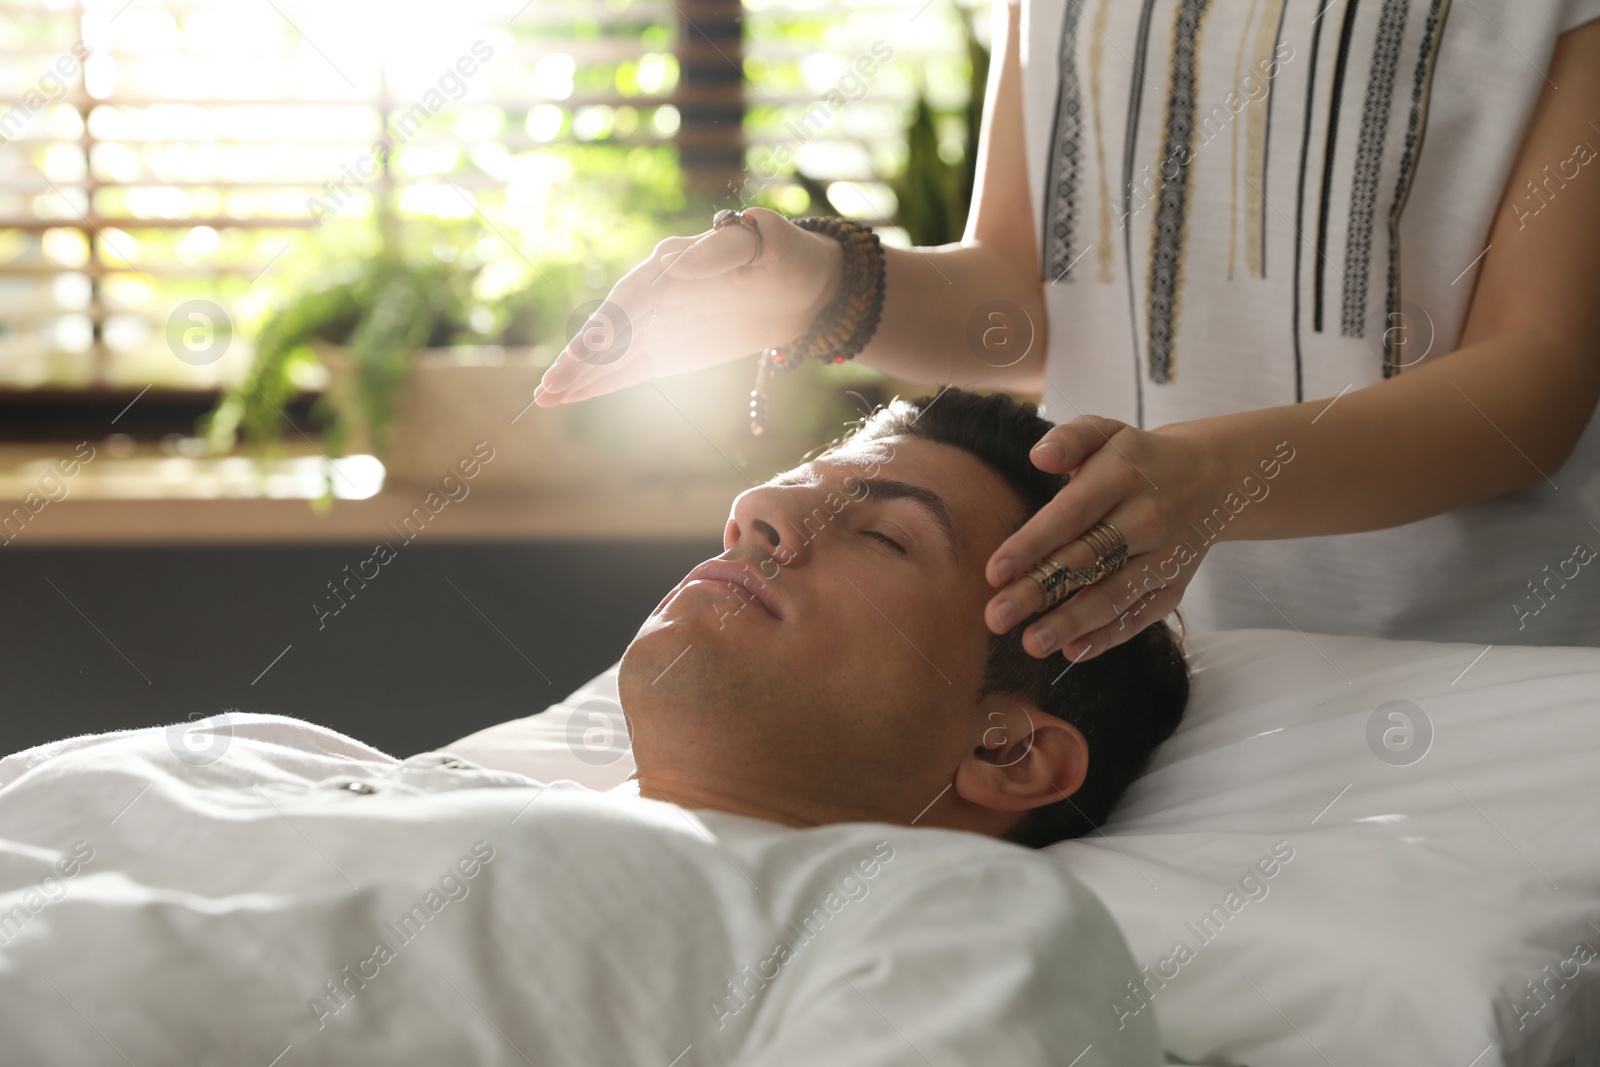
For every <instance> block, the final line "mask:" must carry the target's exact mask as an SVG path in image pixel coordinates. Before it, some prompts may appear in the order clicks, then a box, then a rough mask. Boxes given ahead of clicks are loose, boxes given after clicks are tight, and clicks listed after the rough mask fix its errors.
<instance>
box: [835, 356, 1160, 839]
mask: <svg viewBox="0 0 1600 1067" xmlns="http://www.w3.org/2000/svg"><path fill="white" fill-rule="evenodd" d="M1053 425H1054V424H1053V423H1051V422H1049V421H1048V420H1046V419H1044V418H1042V417H1041V416H1040V415H1039V412H1038V409H1037V408H1036V407H1034V405H1032V404H1025V403H1020V402H1018V401H1016V400H1013V399H1012V398H1011V397H1009V396H1006V395H1005V394H1003V393H996V394H993V395H988V396H985V395H982V394H979V393H970V392H967V391H966V390H964V389H956V388H953V387H946V388H944V389H943V390H941V391H940V392H939V393H937V394H936V395H933V396H923V397H918V398H916V399H915V400H900V399H896V400H894V401H891V402H890V403H889V404H887V405H884V406H882V407H880V408H879V409H878V410H877V411H875V412H873V413H872V414H871V415H870V416H868V417H867V418H866V419H864V420H863V421H862V422H861V423H860V425H859V426H858V427H857V428H856V429H855V430H854V431H853V432H852V433H851V434H849V435H848V437H846V438H845V440H853V441H871V440H876V439H879V438H884V437H916V438H921V439H923V440H927V441H935V442H937V443H939V444H945V445H951V446H953V447H955V448H959V449H961V450H962V451H964V452H968V453H970V454H971V455H973V456H975V457H977V458H978V459H979V460H981V461H982V462H983V463H984V464H985V465H986V466H988V467H989V469H991V470H993V471H994V472H995V473H996V474H998V475H1000V477H1001V478H1003V479H1004V480H1005V483H1006V484H1007V485H1008V486H1010V487H1011V489H1012V491H1013V492H1015V493H1016V494H1017V497H1018V498H1019V499H1020V501H1021V503H1022V510H1023V514H1024V516H1025V517H1031V516H1032V515H1033V514H1034V513H1035V512H1037V511H1038V510H1039V509H1040V508H1042V507H1044V505H1045V504H1047V503H1049V502H1050V501H1051V500H1052V499H1054V498H1055V495H1056V494H1057V493H1058V492H1060V490H1061V488H1062V487H1063V486H1065V485H1066V484H1067V481H1068V477H1067V475H1065V474H1051V473H1049V472H1048V471H1042V470H1040V469H1039V468H1038V467H1035V466H1034V465H1033V461H1032V460H1031V459H1030V458H1029V452H1030V450H1031V449H1032V448H1033V446H1034V445H1035V444H1037V443H1038V441H1039V438H1041V437H1043V436H1044V434H1045V433H1046V431H1048V430H1049V429H1050V428H1051V426H1053ZM840 443H843V442H840ZM1019 528H1020V526H1019ZM1043 614H1044V613H1043V612H1040V613H1038V614H1036V615H1034V616H1032V617H1030V618H1027V619H1024V620H1022V621H1021V622H1019V623H1018V624H1017V625H1016V626H1014V627H1012V628H1011V629H1010V630H1009V631H1007V632H1006V633H1004V634H993V635H991V636H990V639H989V659H988V662H987V664H986V665H985V668H984V676H983V686H982V689H981V691H980V695H983V696H987V695H989V694H991V693H1011V694H1016V695H1018V696H1020V697H1023V698H1025V699H1027V700H1031V701H1033V703H1034V704H1035V705H1036V706H1037V707H1038V708H1039V709H1040V710H1042V711H1045V712H1048V713H1049V714H1051V715H1054V716H1056V717H1057V718H1059V719H1064V720H1066V721H1067V722H1070V723H1071V724H1072V725H1074V726H1076V727H1077V728H1078V729H1079V730H1080V731H1082V732H1083V736H1084V737H1085V739H1087V740H1088V742H1089V770H1088V774H1087V776H1086V777H1085V778H1084V780H1083V786H1082V788H1080V789H1079V790H1078V791H1077V792H1076V793H1074V794H1073V795H1072V796H1071V797H1070V798H1065V799H1062V800H1059V801H1056V802H1055V803H1052V804H1045V805H1042V806H1040V807H1038V808H1035V809H1033V810H1032V811H1030V812H1029V813H1028V814H1027V815H1025V816H1024V817H1023V819H1022V821H1021V822H1020V823H1018V824H1017V827H1016V828H1015V829H1014V830H1013V831H1012V832H1011V833H1010V834H1008V835H1007V836H1008V838H1009V839H1010V840H1012V841H1015V842H1017V843H1018V844H1023V845H1028V846H1030V847H1033V848H1040V847H1043V846H1044V845H1048V844H1050V843H1052V842H1055V841H1061V840H1064V839H1066V838H1070V837H1079V836H1081V835H1083V834H1086V833H1089V832H1090V831H1091V830H1093V829H1095V828H1096V827H1098V826H1099V825H1100V824H1101V823H1102V822H1104V821H1105V820H1106V817H1107V816H1109V815H1110V814H1111V809H1112V807H1113V806H1114V805H1115V804H1116V802H1117V800H1118V798H1120V797H1121V796H1122V794H1123V791H1124V790H1126V789H1127V788H1128V786H1129V784H1130V783H1132V782H1133V780H1134V779H1135V778H1137V777H1139V775H1141V774H1142V773H1144V769H1145V767H1146V766H1148V764H1149V762H1150V757H1151V755H1152V754H1153V753H1154V752H1155V749H1156V746H1157V745H1159V744H1161V742H1163V741H1165V740H1166V739H1167V738H1169V737H1171V736H1172V732H1173V731H1174V730H1175V729H1177V727H1178V721H1179V720H1180V719H1181V718H1183V711H1184V707H1185V706H1186V705H1187V704H1188V702H1189V665H1188V663H1187V661H1186V660H1185V659H1184V655H1183V648H1182V646H1181V643H1180V640H1179V638H1178V637H1177V636H1176V635H1175V634H1174V633H1173V631H1172V628H1171V627H1170V626H1168V625H1167V623H1166V621H1165V620H1161V621H1157V622H1154V623H1152V624H1150V625H1149V626H1147V627H1145V628H1144V629H1143V630H1141V631H1140V632H1139V633H1137V634H1136V635H1134V636H1133V637H1132V638H1130V639H1129V640H1127V641H1125V642H1123V643H1122V644H1120V645H1117V646H1116V647H1114V648H1109V649H1106V650H1105V651H1104V652H1101V653H1100V654H1099V655H1097V656H1095V657H1094V658H1092V659H1086V660H1082V661H1080V662H1078V663H1075V664H1070V663H1068V661H1067V660H1065V659H1064V658H1063V657H1061V656H1057V655H1049V656H1045V657H1043V658H1036V657H1034V656H1032V655H1029V654H1028V652H1027V651H1026V650H1025V649H1024V648H1023V647H1022V631H1023V630H1024V629H1026V628H1027V626H1028V624H1029V623H1031V622H1033V621H1034V619H1037V618H1040V617H1041V616H1042V615H1043ZM1180 621H1181V620H1180ZM1069 668H1070V669H1069Z"/></svg>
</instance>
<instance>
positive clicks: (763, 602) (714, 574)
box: [683, 559, 783, 620]
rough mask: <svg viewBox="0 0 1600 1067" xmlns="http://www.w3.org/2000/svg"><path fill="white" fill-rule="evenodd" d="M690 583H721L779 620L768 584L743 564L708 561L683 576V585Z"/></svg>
mask: <svg viewBox="0 0 1600 1067" xmlns="http://www.w3.org/2000/svg"><path fill="white" fill-rule="evenodd" d="M690 582H721V583H723V584H725V585H728V586H730V587H732V589H733V592H734V595H735V596H737V597H739V598H740V599H742V600H745V601H748V602H749V603H751V604H754V605H755V606H756V607H758V608H760V609H761V610H763V611H765V612H766V613H767V614H768V615H771V616H772V617H773V618H774V619H779V620H781V619H782V618H783V611H782V609H781V608H779V606H778V601H777V598H776V597H774V596H773V595H772V589H771V587H770V586H769V585H768V583H767V582H766V581H765V580H763V579H762V578H761V576H760V575H758V574H756V572H755V571H753V570H752V569H750V567H748V566H746V565H745V564H743V563H737V562H735V561H733V560H727V559H708V560H706V561H705V562H704V563H702V564H700V565H699V566H698V567H696V568H695V569H694V570H692V571H690V572H689V573H688V574H687V575H685V576H684V579H683V584H684V585H688V584H689V583H690Z"/></svg>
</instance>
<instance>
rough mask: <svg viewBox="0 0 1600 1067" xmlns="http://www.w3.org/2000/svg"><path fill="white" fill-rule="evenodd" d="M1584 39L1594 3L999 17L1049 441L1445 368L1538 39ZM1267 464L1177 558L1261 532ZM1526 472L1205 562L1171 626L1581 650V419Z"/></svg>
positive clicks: (1533, 222)
mask: <svg viewBox="0 0 1600 1067" xmlns="http://www.w3.org/2000/svg"><path fill="white" fill-rule="evenodd" d="M1597 17H1600V0H1472V2H1470V3H1468V2H1464V0H1456V2H1451V0H1359V2H1358V0H1331V2H1330V0H1292V2H1291V0H1160V2H1156V0H1125V2H1124V0H1118V2H1115V3H1113V2H1111V0H1064V2H1056V3H1031V2H1024V3H1023V44H1022V63H1023V70H1024V77H1023V90H1024V116H1025V124H1026V143H1027V155H1028V160H1027V162H1028V171H1029V177H1030V182H1031V189H1032V192H1033V197H1034V204H1033V208H1034V219H1035V224H1036V226H1037V227H1038V229H1037V231H1036V232H1038V233H1039V234H1040V237H1041V244H1040V248H1041V263H1040V269H1041V275H1042V277H1043V278H1044V279H1045V281H1046V289H1045V299H1046V307H1047V311H1048V316H1049V338H1050V346H1051V347H1050V352H1049V359H1048V361H1047V364H1046V380H1047V385H1046V388H1045V395H1044V408H1045V410H1046V411H1047V412H1048V414H1049V416H1050V417H1051V418H1053V419H1055V420H1057V421H1065V420H1068V419H1071V418H1074V417H1076V416H1077V415H1079V414H1083V413H1093V414H1100V415H1107V416H1111V417H1114V418H1118V419H1121V420H1123V421H1125V422H1127V423H1129V424H1130V425H1133V426H1139V427H1143V428H1145V429H1153V428H1155V427H1158V426H1161V425H1163V424H1165V423H1169V422H1177V421H1183V420H1190V419H1198V418H1205V417H1210V416H1216V415H1223V414H1228V413H1232V412H1238V411H1246V410H1252V409H1256V408H1261V407H1269V406H1276V405H1282V404H1293V403H1297V402H1301V401H1308V400H1316V399H1319V398H1330V399H1331V398H1334V397H1336V396H1338V395H1339V394H1340V393H1341V392H1343V391H1344V390H1345V389H1347V388H1356V389H1359V388H1361V387H1362V386H1365V385H1369V384H1372V383H1374V382H1377V381H1381V380H1382V379H1383V377H1384V375H1385V362H1386V361H1388V362H1389V363H1390V364H1391V367H1390V370H1391V373H1393V372H1394V371H1395V370H1396V367H1397V368H1398V373H1405V370H1406V365H1407V364H1410V365H1415V364H1416V363H1417V362H1420V361H1421V360H1422V359H1424V358H1426V359H1436V358H1439V357H1440V356H1443V355H1445V354H1446V353H1449V352H1450V351H1452V350H1454V349H1455V348H1456V347H1457V343H1458V340H1459V338H1460V335H1461V330H1462V327H1463V324H1464V322H1465V317H1466V313H1467V310H1468V306H1469V303H1470V300H1471V297H1472V292H1473V284H1474V281H1475V279H1476V277H1477V270H1478V266H1477V265H1478V264H1479V263H1480V262H1481V256H1482V254H1483V253H1484V251H1485V248H1486V245H1487V241H1488V233H1489V229H1490V225H1491V223H1492V221H1493V219H1494V214H1495V211H1496V209H1497V207H1498V204H1499V201H1500V197H1501V194H1502V190H1503V186H1504V183H1505V181H1506V177H1507V175H1508V173H1509V171H1510V168H1511V165H1512V163H1513V161H1514V160H1515V158H1516V155H1517V152H1518V148H1519V145H1520V142H1521V140H1522V136H1523V132H1524V130H1525V128H1526V125H1527V122H1528V119H1529V116H1530V115H1531V113H1532V109H1533V105H1534V103H1535V101H1536V99H1537V98H1538V95H1539V92H1540V90H1541V89H1542V88H1543V87H1544V86H1545V78H1544V74H1543V71H1544V69H1545V68H1547V67H1548V65H1549V60H1550V55H1551V52H1552V50H1553V49H1554V47H1555V42H1556V38H1557V36H1558V35H1559V34H1560V33H1562V32H1564V31H1565V30H1567V29H1571V28H1572V27H1574V26H1577V25H1579V24H1580V23H1583V22H1586V21H1589V20H1591V19H1594V18H1597ZM1136 70H1137V71H1142V72H1143V76H1142V77H1141V76H1138V75H1136V73H1135V71H1136ZM1596 148H1600V133H1596V134H1594V135H1593V136H1589V137H1586V138H1585V140H1584V144H1583V146H1581V147H1575V149H1574V153H1575V154H1574V155H1573V157H1572V158H1569V159H1566V160H1560V159H1553V160H1551V161H1550V162H1551V167H1552V168H1553V171H1554V172H1556V173H1555V177H1554V179H1553V180H1551V181H1549V182H1548V183H1547V186H1548V191H1547V192H1543V193H1541V196H1542V197H1543V199H1541V197H1536V196H1535V195H1534V194H1533V193H1531V192H1530V193H1529V195H1528V197H1527V198H1526V199H1527V204H1526V206H1525V209H1524V210H1525V212H1526V214H1524V212H1521V211H1519V212H1518V217H1519V218H1520V219H1521V220H1522V221H1523V223H1524V224H1525V225H1526V226H1529V227H1532V226H1540V225H1548V226H1559V225H1561V221H1560V211H1559V208H1560V203H1561V200H1560V198H1562V197H1579V196H1592V195H1594V193H1593V189H1594V188H1595V186H1594V184H1593V183H1595V182H1600V159H1596V158H1593V157H1594V152H1595V149H1596ZM1185 161H1187V165H1186V166H1185V165H1182V164H1184V163H1185ZM1590 172H1594V173H1590ZM1584 183H1589V184H1588V185H1585V184H1584ZM1391 219H1392V220H1393V225H1392V227H1391ZM1407 336H1409V338H1410V340H1409V342H1408V343H1405V344H1404V346H1403V347H1400V348H1395V347H1393V346H1392V345H1391V342H1396V341H1402V340H1404V338H1405V337H1407ZM1469 399H1470V401H1471V402H1475V403H1476V404H1477V405H1478V406H1479V408H1480V410H1482V409H1483V408H1485V407H1490V406H1492V405H1491V404H1489V403H1487V400H1488V398H1483V397H1475V398H1468V399H1463V401H1462V403H1463V404H1466V403H1468V402H1469ZM1323 418H1325V419H1328V420H1337V419H1338V418H1339V408H1338V407H1337V405H1335V406H1333V407H1332V408H1331V409H1329V410H1328V411H1327V413H1326V414H1325V415H1324V416H1323ZM1318 428H1319V427H1318V426H1316V425H1313V426H1311V427H1309V428H1308V429H1306V430H1305V431H1304V435H1303V437H1301V438H1300V439H1297V440H1290V441H1288V442H1286V445H1285V448H1284V452H1286V453H1290V454H1292V453H1294V452H1296V451H1297V450H1298V449H1300V448H1305V447H1309V446H1310V445H1312V444H1313V443H1314V442H1315V434H1316V433H1317V430H1318ZM1483 428H1484V432H1485V433H1486V434H1489V435H1491V436H1495V437H1496V439H1499V435H1498V432H1497V431H1496V430H1495V429H1494V428H1493V426H1492V425H1491V424H1490V423H1489V422H1487V421H1485V423H1484V427H1483ZM1506 447H1508V448H1511V447H1514V443H1508V444H1507V445H1506ZM1273 459H1274V456H1273V455H1272V454H1270V453H1269V454H1267V455H1263V456H1261V457H1259V458H1258V460H1256V461H1255V462H1254V463H1252V465H1251V466H1250V467H1247V468H1245V469H1241V470H1240V471H1238V472H1237V478H1236V481H1237V482H1239V483H1241V486H1243V487H1242V488H1236V489H1235V492H1234V494H1233V495H1232V497H1231V498H1229V497H1227V496H1224V497H1223V498H1220V499H1218V500H1217V501H1215V502H1214V506H1215V507H1216V508H1218V509H1221V510H1219V511H1216V512H1214V513H1213V514H1214V515H1215V517H1216V518H1215V521H1214V522H1213V524H1212V526H1211V528H1210V529H1209V530H1208V529H1197V530H1196V535H1195V538H1194V540H1192V541H1191V542H1190V544H1191V547H1193V548H1199V547H1201V546H1202V545H1203V544H1206V543H1209V542H1212V541H1215V539H1216V536H1217V531H1219V530H1220V529H1221V528H1224V527H1225V526H1226V524H1227V522H1228V521H1230V520H1231V518H1232V516H1233V515H1236V514H1239V513H1241V512H1242V511H1243V509H1244V508H1245V507H1271V506H1273V505H1272V504H1271V503H1269V502H1267V501H1268V500H1270V491H1271V489H1272V488H1273V485H1272V482H1271V481H1270V480H1264V479H1262V477H1261V472H1260V471H1259V470H1257V469H1256V468H1257V466H1258V465H1259V463H1260V462H1262V461H1266V462H1269V463H1270V462H1271V461H1273ZM1544 473H1545V474H1546V475H1548V479H1547V480H1543V481H1540V482H1538V483H1537V484H1535V485H1534V486H1532V487H1531V488H1528V489H1524V490H1520V491H1518V492H1514V493H1508V494H1505V495H1502V496H1499V497H1496V498H1494V499H1491V500H1487V501H1484V502H1482V503H1479V504H1476V505H1472V506H1468V507H1464V508H1460V509H1458V510H1456V511H1454V512H1451V513H1448V514H1445V515H1439V516H1435V517H1433V518H1430V519H1426V520H1423V521H1421V522H1414V523H1410V524H1407V525H1404V526H1400V527H1396V528H1392V529H1388V530H1379V531H1372V532H1368V533H1361V534H1347V535H1340V536H1334V537H1313V538H1303V539H1298V540H1282V541H1263V542H1222V543H1217V544H1216V546H1215V547H1214V548H1213V549H1212V551H1211V552H1210V554H1209V555H1208V556H1207V557H1206V559H1205V561H1204V562H1203V563H1201V564H1200V566H1199V570H1198V573H1197V575H1196V577H1195V579H1194V581H1193V583H1192V584H1191V585H1190V586H1189V589H1188V592H1187V594H1186V595H1185V598H1184V601H1183V611H1184V615H1185V618H1186V620H1188V621H1189V622H1191V623H1193V624H1194V625H1195V626H1196V627H1197V628H1200V627H1222V628H1233V627H1255V626H1268V627H1284V626H1288V625H1292V626H1295V627H1298V628H1300V629H1302V630H1309V631H1321V632H1332V633H1362V634H1369V635H1373V636H1381V637H1393V638H1418V639H1432V640H1449V641H1484V642H1492V643H1513V644H1583V645H1600V593H1597V591H1600V573H1590V572H1595V571H1600V565H1590V563H1589V561H1590V560H1592V559H1593V558H1594V556H1595V554H1596V549H1600V420H1595V419H1591V421H1590V423H1589V425H1588V429H1587V431H1586V432H1585V433H1584V435H1583V437H1582V440H1581V441H1580V442H1579V444H1578V446H1577V448H1576V450H1575V451H1574V453H1573V454H1572V457H1571V458H1570V459H1569V460H1568V461H1567V463H1566V465H1565V466H1563V467H1562V468H1561V469H1560V470H1558V471H1545V472H1544ZM1252 475H1254V479H1253V481H1252V482H1251V483H1249V484H1245V482H1244V480H1245V479H1246V478H1247V477H1249V476H1252ZM1296 476H1297V472H1296V470H1295V468H1294V465H1293V462H1292V461H1290V462H1289V463H1287V464H1285V465H1282V466H1281V468H1280V469H1279V470H1278V472H1277V477H1278V478H1281V479H1285V480H1287V479H1292V478H1295V477H1296ZM1252 494H1254V498H1252Z"/></svg>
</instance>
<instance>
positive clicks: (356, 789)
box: [345, 782, 377, 796]
mask: <svg viewBox="0 0 1600 1067" xmlns="http://www.w3.org/2000/svg"><path fill="white" fill-rule="evenodd" d="M345 788H346V789H348V790H350V792H352V793H360V794H361V795H362V796H367V795H369V794H372V793H376V792H377V790H376V789H374V788H372V787H371V786H370V785H368V784H367V783H366V782H349V783H346V785H345Z"/></svg>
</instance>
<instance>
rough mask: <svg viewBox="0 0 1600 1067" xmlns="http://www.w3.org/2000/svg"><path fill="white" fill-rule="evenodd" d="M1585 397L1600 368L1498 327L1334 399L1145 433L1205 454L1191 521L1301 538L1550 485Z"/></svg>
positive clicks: (1234, 531) (1245, 533)
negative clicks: (1209, 460)
mask: <svg viewBox="0 0 1600 1067" xmlns="http://www.w3.org/2000/svg"><path fill="white" fill-rule="evenodd" d="M1597 396H1600V362H1597V361H1596V360H1595V358H1594V356H1593V354H1592V353H1591V352H1589V351H1588V349H1587V347H1586V346H1584V345H1579V344H1574V343H1572V342H1571V341H1570V340H1569V339H1565V338H1561V337H1558V336H1555V335H1550V334H1540V333H1537V332H1534V331H1531V330H1521V331H1507V332H1503V333H1500V334H1497V335H1495V336H1493V337H1489V338H1485V339H1484V340H1481V341H1478V342H1476V343H1474V344H1471V345H1469V346H1467V347H1465V348H1462V349H1459V350H1458V351H1456V352H1453V353H1451V354H1450V355H1448V356H1446V357H1444V358H1441V359H1437V360H1433V361H1431V362H1428V363H1424V364H1422V365H1420V366H1418V367H1416V368H1414V369H1410V370H1407V371H1406V372H1405V373H1403V374H1400V375H1399V376H1397V377H1394V378H1389V379H1387V380H1385V381H1382V382H1378V383H1375V384H1373V385H1369V386H1367V387H1365V388H1362V389H1353V390H1351V391H1349V392H1347V393H1344V394H1343V395H1341V396H1337V397H1325V398H1323V399H1320V400H1314V401H1309V402H1307V403H1304V404H1291V405H1286V406H1283V407H1274V408H1262V409H1259V410H1255V411H1245V412H1239V413H1237V414H1232V415H1222V416H1217V417H1214V418H1207V419H1197V420H1194V421H1191V422H1182V423H1173V424H1170V425H1167V426H1163V427H1160V428H1158V429H1157V430H1156V431H1155V432H1156V433H1160V434H1173V435H1178V436H1186V437H1189V438H1190V439H1191V440H1194V441H1197V442H1198V443H1200V444H1201V445H1202V446H1203V452H1204V454H1206V455H1209V456H1211V457H1213V458H1214V461H1215V462H1214V463H1213V464H1212V465H1211V467H1210V469H1209V470H1208V471H1207V472H1206V474H1205V475H1204V476H1203V477H1200V478H1197V479H1196V481H1195V485H1196V486H1201V485H1203V486H1204V488H1203V489H1201V490H1199V491H1198V492H1196V493H1194V494H1193V495H1192V496H1191V498H1190V500H1189V501H1188V507H1187V508H1186V510H1187V511H1190V512H1192V513H1193V514H1191V515H1189V516H1188V518H1189V520H1190V521H1191V522H1193V523H1195V524H1197V525H1198V526H1200V527H1201V528H1202V529H1206V530H1209V531H1216V530H1218V529H1219V528H1220V530H1221V538H1222V539H1224V540H1231V541H1259V540H1271V539H1277V538H1289V537H1313V536H1320V535H1325V534H1340V533H1356V532H1360V531H1364V530H1376V529H1381V528H1384V527H1389V526H1398V525H1401V524H1404V523H1408V522H1415V521H1417V520H1419V519H1424V518H1428V517H1430V516H1433V515H1438V514H1441V513H1443V512H1446V511H1450V510H1452V509H1454V508H1458V507H1461V506H1463V505H1466V504H1472V503H1476V502H1478V501H1480V500H1485V499H1488V498H1489V497H1492V496H1498V495H1499V494H1501V493H1507V492H1511V491H1513V490H1517V489H1521V488H1524V487H1526V486H1529V485H1534V484H1540V483H1545V482H1547V481H1548V480H1549V479H1550V478H1552V476H1555V481H1556V483H1557V484H1559V482H1560V478H1559V476H1556V475H1557V470H1558V468H1560V466H1561V464H1562V463H1564V462H1565V460H1566V457H1567V456H1568V455H1569V454H1570V452H1571V450H1572V447H1573V445H1574V444H1575V443H1576V442H1577V439H1578V437H1579V435H1580V434H1581V433H1582V432H1583V429H1584V427H1585V426H1586V425H1587V423H1588V420H1589V417H1590V415H1591V413H1592V412H1593V411H1594V408H1595V401H1596V398H1597ZM1286 457H1287V458H1286ZM1208 520H1209V521H1208ZM1578 532H1579V531H1573V533H1574V534H1577V533H1578ZM1556 533H1557V531H1552V534H1553V535H1554V534H1556Z"/></svg>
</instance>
